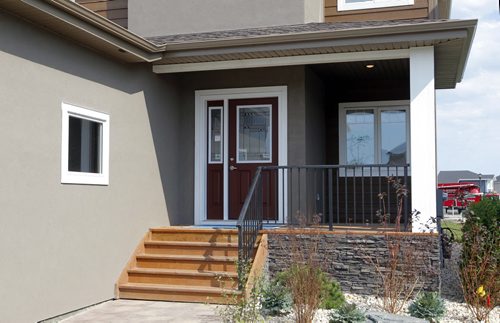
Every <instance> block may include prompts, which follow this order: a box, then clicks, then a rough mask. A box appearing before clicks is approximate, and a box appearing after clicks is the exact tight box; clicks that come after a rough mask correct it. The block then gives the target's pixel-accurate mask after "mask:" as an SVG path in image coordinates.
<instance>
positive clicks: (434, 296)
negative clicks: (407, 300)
mask: <svg viewBox="0 0 500 323" xmlns="http://www.w3.org/2000/svg"><path fill="white" fill-rule="evenodd" d="M408 311H409V312H410V315H411V316H413V317H417V318H421V319H426V320H428V321H429V322H439V319H440V318H442V317H443V316H444V314H445V312H446V308H445V306H444V301H443V299H442V298H441V297H439V295H438V293H436V292H434V293H430V292H423V293H421V294H419V295H418V296H417V299H416V300H415V301H413V303H411V304H410V306H409V307H408Z"/></svg>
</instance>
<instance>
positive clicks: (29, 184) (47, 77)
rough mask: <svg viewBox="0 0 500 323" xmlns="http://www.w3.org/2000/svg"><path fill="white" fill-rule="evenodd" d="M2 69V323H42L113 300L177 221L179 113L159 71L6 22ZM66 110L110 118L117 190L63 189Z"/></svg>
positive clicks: (0, 37)
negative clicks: (134, 256) (149, 234)
mask: <svg viewBox="0 0 500 323" xmlns="http://www.w3.org/2000/svg"><path fill="white" fill-rule="evenodd" d="M24 40H25V41H24ZM0 68H1V73H0V84H1V86H0V97H1V98H2V100H1V101H0V111H1V113H2V117H1V118H0V149H1V151H2V153H1V158H0V169H2V178H1V180H0V253H1V254H2V257H3V260H2V262H1V266H0V276H1V277H2V285H1V288H0V299H1V300H2V301H1V302H0V322H11V323H16V322H34V321H38V320H42V319H46V318H49V317H52V316H54V315H58V314H61V313H65V312H67V311H71V310H75V309H78V308H80V307H83V306H88V305H90V304H93V303H97V302H100V301H103V300H107V299H110V298H113V297H114V282H115V281H116V279H117V278H118V276H119V274H120V271H121V270H122V268H123V267H124V265H125V264H126V262H127V261H128V258H129V256H130V254H131V252H132V251H133V250H134V248H135V245H136V244H137V243H138V241H139V240H140V238H141V237H142V235H143V234H144V233H145V232H146V230H147V228H148V227H150V226H160V225H169V224H170V223H171V221H170V219H169V214H175V213H177V212H178V204H177V200H178V195H177V194H178V193H177V192H178V190H177V187H178V185H177V184H178V176H177V172H176V168H177V162H178V161H177V153H176V152H177V139H178V137H177V133H178V129H179V116H180V115H179V113H178V111H177V104H176V102H177V97H176V94H175V93H176V91H175V83H174V81H173V80H171V79H168V78H160V77H157V76H155V75H154V74H152V73H151V70H150V69H151V67H149V66H136V67H132V66H127V65H122V64H119V63H116V62H113V61H111V60H108V59H105V58H102V57H99V55H97V54H95V53H93V52H91V51H88V50H86V49H85V48H83V47H80V46H78V45H76V44H73V43H70V42H68V41H67V40H64V39H61V38H59V37H57V36H55V35H52V34H48V33H46V32H44V31H41V29H38V28H35V27H34V26H32V25H30V24H27V23H25V22H23V21H19V20H17V19H15V18H13V17H11V16H7V15H5V14H3V13H0ZM62 102H66V103H70V104H73V105H77V106H81V107H85V108H89V109H93V110H96V111H100V112H104V113H107V114H109V115H110V180H109V183H110V184H109V185H108V186H93V185H64V184H61V136H62V135H61V122H62V121H61V118H62V116H61V103H62ZM150 124H151V125H150Z"/></svg>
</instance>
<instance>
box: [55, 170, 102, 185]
mask: <svg viewBox="0 0 500 323" xmlns="http://www.w3.org/2000/svg"><path fill="white" fill-rule="evenodd" d="M61 184H81V185H99V186H108V185H109V177H108V176H107V175H105V174H93V173H78V172H64V173H63V174H61Z"/></svg>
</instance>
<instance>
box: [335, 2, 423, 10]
mask: <svg viewBox="0 0 500 323" xmlns="http://www.w3.org/2000/svg"><path fill="white" fill-rule="evenodd" d="M413 4H414V0H338V8H337V9H338V11H345V10H360V9H372V8H384V7H396V6H409V5H413Z"/></svg>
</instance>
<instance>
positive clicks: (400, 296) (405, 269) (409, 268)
mask: <svg viewBox="0 0 500 323" xmlns="http://www.w3.org/2000/svg"><path fill="white" fill-rule="evenodd" d="M388 181H389V183H390V184H391V186H392V187H393V188H394V189H395V190H396V196H397V214H396V218H395V223H394V228H395V234H386V235H385V240H386V243H387V253H388V260H387V262H386V263H385V262H381V261H380V260H379V259H376V260H373V259H372V258H370V257H369V258H368V261H369V262H371V263H372V264H373V265H374V266H375V270H376V272H377V273H378V275H379V276H380V279H381V281H382V289H381V293H380V294H381V296H382V297H381V298H382V307H383V308H384V310H386V311H387V312H389V313H399V312H400V311H401V310H402V309H403V307H404V305H405V303H406V302H407V301H408V300H409V299H410V298H411V297H412V296H413V294H414V292H415V289H416V287H417V285H418V282H419V280H420V272H419V265H420V264H421V263H422V260H423V259H422V257H421V256H420V255H419V254H418V253H417V252H416V251H415V249H414V248H413V247H412V245H411V240H410V239H408V238H407V237H405V236H403V235H401V234H398V233H400V232H401V218H402V215H403V205H404V198H405V197H406V196H407V194H408V190H407V189H406V187H405V186H404V185H402V184H401V183H400V182H399V180H398V179H394V178H391V177H389V178H388ZM386 196H387V194H386V193H380V194H379V198H380V200H381V204H382V210H381V211H379V216H380V218H381V219H382V224H384V225H385V226H386V227H387V221H388V219H390V214H388V213H387V212H386V201H385V198H386Z"/></svg>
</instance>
